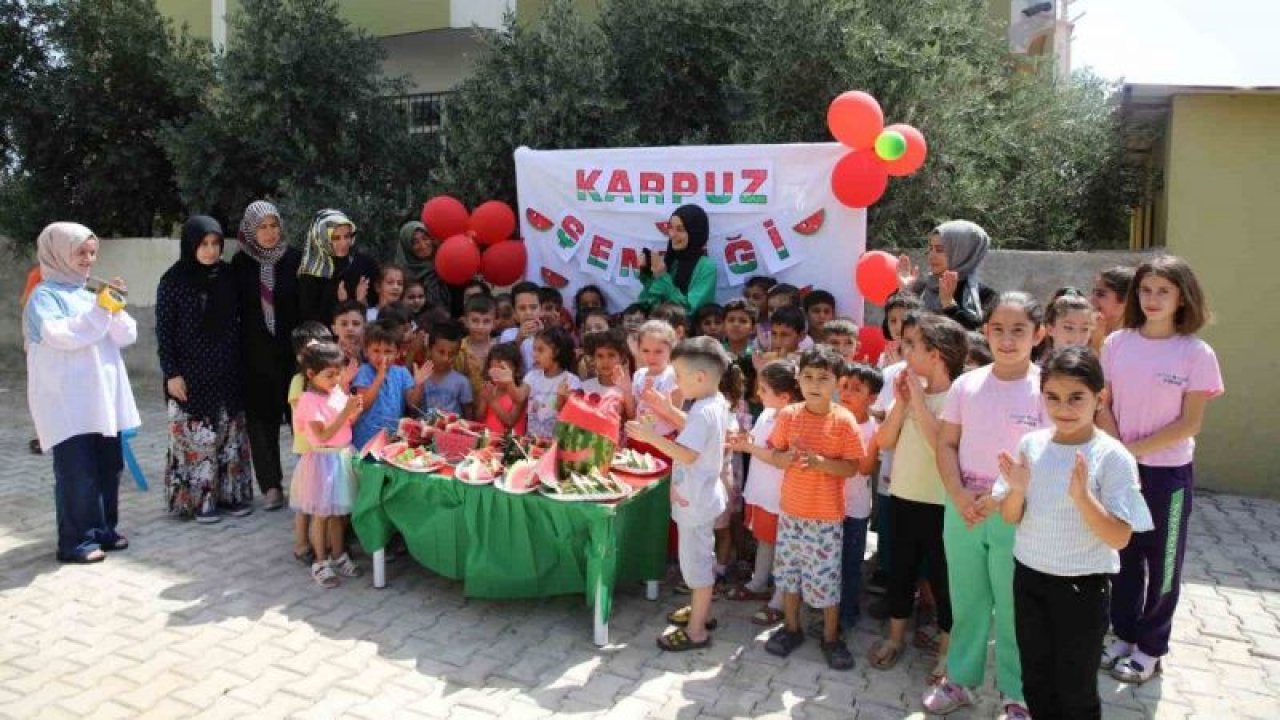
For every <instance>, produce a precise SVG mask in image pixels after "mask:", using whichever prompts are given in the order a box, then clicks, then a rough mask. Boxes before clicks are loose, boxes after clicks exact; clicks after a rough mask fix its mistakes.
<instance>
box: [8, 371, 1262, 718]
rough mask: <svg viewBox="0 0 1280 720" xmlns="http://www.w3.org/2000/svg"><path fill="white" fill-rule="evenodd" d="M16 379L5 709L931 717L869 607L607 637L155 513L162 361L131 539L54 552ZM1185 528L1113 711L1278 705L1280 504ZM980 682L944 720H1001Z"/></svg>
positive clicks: (555, 616) (739, 609) (1158, 713)
mask: <svg viewBox="0 0 1280 720" xmlns="http://www.w3.org/2000/svg"><path fill="white" fill-rule="evenodd" d="M23 386H24V379H23V377H22V376H21V375H19V374H15V373H13V372H12V371H10V372H9V373H8V374H0V717H5V718H22V719H23V720H26V719H28V718H63V717H66V718H94V720H108V719H109V718H135V717H146V718H152V717H154V718H178V717H181V718H185V717H199V718H214V717H237V718H245V717H252V718H283V717H298V718H327V717H357V718H364V717H367V718H379V719H382V718H421V717H427V718H446V717H447V718H492V717H500V718H537V717H548V716H557V717H559V716H565V717H608V718H681V719H682V720H691V719H692V718H730V717H797V718H851V717H856V718H862V719H864V720H869V719H873V718H874V719H880V718H899V717H922V716H923V713H922V712H921V710H920V704H919V696H920V691H921V689H922V683H923V680H924V677H925V675H926V674H927V672H928V669H929V668H930V666H931V664H932V663H931V659H930V658H927V657H924V656H922V655H921V654H920V653H919V652H918V651H915V650H909V651H908V653H907V655H906V657H905V658H904V660H903V662H902V663H901V664H900V665H899V666H898V667H897V668H895V669H894V670H892V671H890V672H887V673H884V672H877V671H875V670H871V669H869V668H868V667H867V663H866V662H865V661H864V660H863V659H862V658H863V655H864V653H865V652H866V650H867V649H868V647H869V646H870V644H871V643H872V641H873V640H874V639H875V638H876V637H877V636H878V634H879V633H880V632H881V631H882V628H881V625H880V623H877V622H874V621H869V620H864V621H863V623H862V625H861V626H860V627H859V628H857V629H856V631H855V632H854V633H853V635H852V648H853V651H854V654H855V656H856V657H857V658H858V665H857V667H855V669H854V670H853V671H851V672H834V671H831V670H828V669H827V667H826V665H825V664H824V663H823V662H822V658H821V655H820V653H819V651H818V648H817V647H816V643H813V642H809V643H807V644H806V645H805V646H803V647H802V648H800V649H799V650H798V651H797V652H796V653H795V654H794V655H793V656H792V657H791V658H789V659H786V660H782V659H778V658H775V657H772V656H770V655H768V654H767V653H765V651H764V647H763V638H764V633H763V632H761V631H759V629H758V628H756V627H755V626H753V625H751V624H750V622H749V615H750V613H751V611H752V610H753V609H754V606H753V605H752V604H750V603H741V604H734V603H729V602H727V601H719V602H717V603H716V606H715V613H716V615H717V616H719V617H720V618H721V625H720V629H719V630H717V631H716V633H715V644H714V645H713V647H712V648H710V649H708V650H705V651H702V652H697V653H688V654H681V655H674V654H663V653H661V652H660V651H659V650H658V649H657V648H656V647H655V646H654V638H655V637H656V636H657V634H658V633H660V632H661V631H662V630H663V628H664V621H663V616H664V614H665V613H666V612H667V611H668V610H669V609H671V608H672V607H674V606H675V604H676V603H677V602H678V599H677V598H675V597H673V596H672V595H671V594H670V593H669V592H668V591H665V590H664V592H663V595H662V597H661V598H660V600H659V601H658V602H649V601H646V600H645V599H644V596H643V590H642V588H640V587H638V586H637V587H622V588H620V589H619V592H618V599H617V602H616V604H615V607H616V611H615V617H614V620H613V624H612V637H613V640H614V643H615V644H614V645H613V646H611V647H608V648H604V649H598V648H596V647H595V646H593V645H592V644H591V627H590V615H589V612H588V610H587V609H586V607H585V606H584V604H583V600H582V598H580V597H563V598H555V599H550V600H545V601H521V602H492V601H479V600H469V599H467V598H464V597H463V596H462V592H461V587H460V585H459V584H458V583H456V582H453V581H450V580H447V579H444V578H441V577H438V576H435V575H433V574H431V573H430V572H428V571H426V570H423V569H421V568H419V567H416V566H414V565H412V564H411V563H410V562H409V561H407V560H406V561H402V562H400V563H396V564H393V565H390V566H389V568H390V570H389V579H390V586H389V587H388V588H387V589H385V590H375V589H373V588H372V586H371V582H370V580H369V578H368V577H367V576H366V577H365V578H363V579H360V580H358V581H354V582H347V583H345V584H344V585H343V586H342V587H341V588H340V589H337V590H332V591H324V590H321V589H319V588H317V587H316V586H315V585H314V584H313V583H312V581H311V579H310V578H309V576H308V574H307V572H306V571H305V570H304V569H303V568H302V567H301V566H299V565H297V564H296V563H295V562H294V560H293V559H292V558H291V557H290V555H289V548H290V540H289V537H290V518H289V516H288V514H287V513H265V512H261V511H258V512H255V513H254V514H253V515H251V516H249V517H246V518H241V519H225V520H223V522H222V523H220V524H218V525H212V526H200V525H196V524H194V523H189V522H181V521H178V520H175V519H172V518H170V517H168V516H167V515H166V514H165V511H164V509H163V502H162V496H161V493H160V492H159V491H158V488H157V486H158V485H159V483H160V468H161V464H162V460H163V457H164V447H165V436H164V424H163V415H162V408H161V405H160V401H159V398H158V390H159V382H158V381H157V380H154V379H146V378H140V379H137V380H136V381H135V386H136V387H135V389H136V392H137V394H138V396H139V400H140V405H141V407H142V411H143V417H144V422H145V426H144V429H143V431H142V434H141V435H140V436H139V438H138V439H137V440H136V441H135V442H134V447H135V450H136V452H137V453H138V455H139V458H140V460H141V463H142V466H143V468H144V471H145V473H146V476H147V478H148V480H149V481H150V482H151V484H152V490H151V491H150V492H145V493H144V492H138V491H137V490H135V489H134V488H133V485H132V481H131V480H130V479H128V478H127V476H126V479H125V482H124V485H123V491H122V496H121V502H120V505H121V530H122V531H123V532H124V533H126V534H127V535H128V536H129V537H130V539H131V541H132V543H133V547H132V548H130V549H129V550H128V551H127V552H125V553H120V554H114V555H112V556H111V557H110V558H109V559H108V560H107V561H106V562H105V563H103V564H101V565H96V566H81V567H76V566H60V565H58V564H57V563H55V562H54V558H53V550H54V515H53V493H52V485H53V475H52V466H51V462H50V460H49V458H47V457H37V456H32V455H29V454H28V453H27V448H26V445H27V442H28V440H29V439H30V438H31V437H32V435H33V432H32V429H31V423H30V419H29V417H28V414H27V406H26V397H25V392H24V389H23ZM285 447H288V445H287V444H285ZM1270 470H1271V469H1267V471H1270ZM1189 544H1190V550H1189V556H1188V559H1187V564H1186V570H1185V573H1184V580H1185V581H1186V585H1185V587H1184V589H1183V595H1182V603H1181V606H1180V608H1179V611H1178V617H1177V621H1176V623H1175V625H1174V643H1173V649H1172V651H1171V653H1170V655H1169V656H1168V658H1167V663H1166V670H1165V672H1164V674H1163V675H1162V676H1158V677H1156V678H1155V679H1153V680H1152V681H1151V682H1149V683H1148V684H1146V685H1145V686H1143V687H1140V688H1131V687H1125V686H1121V685H1119V684H1117V683H1115V682H1114V681H1112V680H1111V679H1109V678H1107V677H1105V676H1102V675H1100V676H1099V685H1100V687H1101V692H1102V697H1103V702H1104V703H1105V705H1104V716H1105V717H1108V718H1117V719H1121V718H1141V717H1154V718H1213V719H1214V720H1225V719H1226V718H1237V717H1248V718H1268V719H1272V718H1276V717H1280V503H1276V502H1271V501H1264V500H1256V499H1250V498H1243V497H1235V496H1230V495H1220V494H1209V493H1202V494H1200V495H1199V496H1197V498H1196V508H1195V512H1194V513H1193V514H1192V520H1191V536H1190V543H1189ZM362 560H363V561H364V563H365V564H366V566H367V563H368V559H367V558H363V559H362ZM991 682H992V681H991V679H990V673H988V680H987V684H986V686H985V687H984V688H983V689H982V690H981V698H982V702H981V704H980V705H979V706H977V707H976V708H974V709H972V710H968V711H965V712H962V713H958V714H957V715H955V716H953V717H959V718H990V717H995V716H996V715H997V713H998V711H999V709H998V708H997V706H996V705H997V701H996V694H995V690H994V689H993V687H992V685H991Z"/></svg>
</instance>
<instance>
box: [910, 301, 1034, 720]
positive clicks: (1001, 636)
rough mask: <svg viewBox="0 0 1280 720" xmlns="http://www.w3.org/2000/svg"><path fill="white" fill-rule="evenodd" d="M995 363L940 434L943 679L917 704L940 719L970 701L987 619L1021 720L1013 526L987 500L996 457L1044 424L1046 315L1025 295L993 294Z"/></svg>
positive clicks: (950, 410)
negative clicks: (946, 599)
mask: <svg viewBox="0 0 1280 720" xmlns="http://www.w3.org/2000/svg"><path fill="white" fill-rule="evenodd" d="M984 328H985V332H986V339H987V344H988V345H990V347H991V355H992V358H993V360H992V363H991V364H990V365H986V366H983V367H980V368H977V369H975V370H971V371H969V372H967V373H965V374H963V375H961V376H960V377H959V378H957V379H956V381H955V382H954V383H952V384H951V391H950V392H949V393H948V394H947V400H946V403H945V404H944V405H943V407H942V415H941V416H940V420H941V423H940V424H939V429H938V471H939V474H940V475H941V476H942V483H943V485H944V486H945V487H946V490H947V502H946V515H945V518H944V520H943V530H942V541H943V544H944V545H945V547H946V551H947V576H948V580H949V584H950V589H951V613H952V618H953V619H952V625H951V638H950V643H949V645H948V646H947V647H943V648H941V649H940V654H941V655H942V657H940V662H939V663H938V665H939V668H938V669H935V671H934V673H935V675H937V674H941V671H945V675H946V678H945V680H943V681H942V682H940V683H938V684H937V685H934V686H933V687H931V688H929V690H928V691H926V692H925V695H924V705H925V707H926V708H927V709H928V710H929V711H930V712H933V713H938V714H946V713H949V712H952V711H953V710H957V709H959V708H960V707H963V706H965V705H969V704H972V703H973V700H974V698H973V693H974V688H977V687H978V686H979V685H981V684H982V681H983V675H984V674H985V672H986V667H987V638H988V637H989V636H990V634H991V624H992V617H993V615H994V618H995V630H996V689H997V690H999V691H1000V694H1001V695H1002V696H1003V704H1004V710H1005V715H1006V716H1008V717H1010V718H1018V717H1028V714H1027V708H1026V703H1025V701H1024V699H1023V693H1022V663H1021V661H1020V658H1019V655H1018V638H1017V632H1016V629H1015V626H1014V617H1013V567H1014V565H1013V538H1014V530H1015V528H1014V526H1013V525H1011V524H1009V523H1007V522H1005V520H1004V518H1002V517H1001V516H1000V513H998V512H994V511H995V510H996V505H995V503H994V502H992V500H991V488H992V486H993V485H994V484H995V481H996V477H997V476H998V475H999V474H1000V466H999V458H1000V454H1001V453H1013V452H1015V451H1016V450H1017V448H1018V442H1019V441H1021V440H1022V436H1023V435H1026V434H1027V433H1028V432H1031V431H1032V430H1036V429H1038V428H1041V427H1046V426H1047V425H1048V424H1049V422H1048V418H1047V417H1046V415H1045V412H1044V405H1043V401H1042V400H1041V396H1040V368H1039V367H1038V366H1036V365H1035V364H1034V363H1032V362H1031V354H1032V352H1033V351H1034V350H1035V347H1036V346H1037V345H1039V344H1040V342H1041V341H1043V340H1044V337H1045V333H1046V330H1045V327H1044V309H1043V308H1042V307H1041V305H1040V303H1039V302H1038V301H1036V299H1035V298H1033V297H1031V296H1030V295H1028V294H1026V293H1023V292H1007V293H1004V294H1003V295H1001V296H1000V299H999V300H998V301H997V303H996V305H995V306H994V307H993V308H992V309H991V311H990V312H989V313H988V314H987V317H986V322H985V325H984Z"/></svg>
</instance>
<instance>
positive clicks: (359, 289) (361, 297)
mask: <svg viewBox="0 0 1280 720" xmlns="http://www.w3.org/2000/svg"><path fill="white" fill-rule="evenodd" d="M339 285H341V283H339ZM356 300H358V301H360V302H362V303H365V304H368V302H369V278H368V277H362V278H360V281H359V282H357V283H356Z"/></svg>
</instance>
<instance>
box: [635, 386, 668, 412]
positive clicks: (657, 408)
mask: <svg viewBox="0 0 1280 720" xmlns="http://www.w3.org/2000/svg"><path fill="white" fill-rule="evenodd" d="M640 399H641V400H642V401H644V403H645V404H646V405H648V406H649V407H650V408H653V411H654V412H656V413H658V414H659V415H664V416H665V415H667V414H670V412H671V411H672V410H673V409H674V406H673V405H672V404H671V396H670V395H668V394H667V393H664V392H658V391H657V390H656V389H654V387H653V383H652V382H646V383H645V387H644V392H642V393H640Z"/></svg>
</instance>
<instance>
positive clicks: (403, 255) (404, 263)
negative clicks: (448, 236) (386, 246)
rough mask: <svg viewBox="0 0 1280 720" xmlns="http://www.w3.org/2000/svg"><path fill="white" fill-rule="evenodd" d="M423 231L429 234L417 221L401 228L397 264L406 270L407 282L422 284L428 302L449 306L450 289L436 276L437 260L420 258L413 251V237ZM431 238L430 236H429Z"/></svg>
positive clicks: (425, 227) (411, 221)
mask: <svg viewBox="0 0 1280 720" xmlns="http://www.w3.org/2000/svg"><path fill="white" fill-rule="evenodd" d="M419 230H421V231H422V232H427V226H426V225H423V224H422V223H420V222H418V221H417V220H410V221H409V222H407V223H405V224H403V225H401V226H400V242H399V243H398V244H396V264H397V265H399V266H400V267H403V268H404V269H405V275H406V278H405V280H406V281H407V280H418V281H421V282H422V287H423V289H424V290H426V296H427V300H429V301H430V302H431V304H433V305H436V306H441V305H443V306H445V307H447V306H448V304H449V299H450V298H449V289H448V288H446V287H445V286H444V283H442V282H440V276H438V275H436V262H435V258H434V256H433V257H430V258H426V259H423V258H420V257H418V255H417V253H415V252H414V251H413V235H414V233H416V232H418V231H419ZM428 237H430V234H428Z"/></svg>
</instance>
